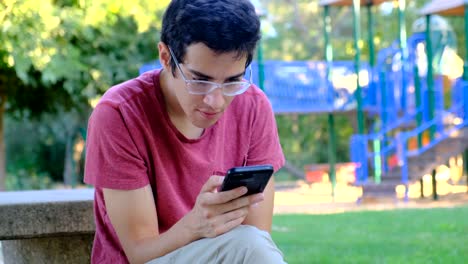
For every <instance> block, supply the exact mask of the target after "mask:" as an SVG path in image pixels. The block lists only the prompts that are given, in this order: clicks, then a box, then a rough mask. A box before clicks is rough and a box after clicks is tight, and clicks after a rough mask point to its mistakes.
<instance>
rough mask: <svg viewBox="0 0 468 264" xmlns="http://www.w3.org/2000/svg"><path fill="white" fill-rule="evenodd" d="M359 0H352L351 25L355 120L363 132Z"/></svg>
mask: <svg viewBox="0 0 468 264" xmlns="http://www.w3.org/2000/svg"><path fill="white" fill-rule="evenodd" d="M360 2H361V1H360V0H353V26H354V30H353V33H354V50H355V51H354V52H355V54H354V68H355V72H356V102H357V121H358V133H359V134H364V130H365V128H364V113H363V110H362V94H361V85H360V84H359V71H360V67H359V63H360V60H361V58H360V56H361V52H360V45H359V41H360V36H361V23H360V21H361V16H360V12H361V11H360V10H361V6H360Z"/></svg>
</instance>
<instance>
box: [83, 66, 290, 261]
mask: <svg viewBox="0 0 468 264" xmlns="http://www.w3.org/2000/svg"><path fill="white" fill-rule="evenodd" d="M159 74H160V70H155V71H151V72H147V73H144V74H143V75H141V76H139V77H138V78H136V79H132V80H129V81H127V82H124V83H122V84H119V85H117V86H114V87H112V88H111V89H110V90H109V91H107V92H106V93H105V94H104V96H103V97H102V99H101V101H100V102H99V104H98V105H97V106H96V108H95V109H94V111H93V113H92V115H91V117H90V119H89V123H88V137H87V141H86V166H85V182H86V183H88V184H91V185H94V186H95V190H96V191H95V206H94V211H95V219H96V235H95V240H94V244H93V253H92V262H93V263H110V262H112V263H113V264H116V263H128V261H127V258H126V257H125V254H124V252H123V250H122V247H121V245H120V242H119V240H118V237H117V234H116V233H115V230H114V228H113V227H112V224H111V222H110V220H109V217H108V215H107V212H106V207H105V203H104V198H103V193H102V188H109V189H119V190H132V189H137V188H141V187H144V186H146V185H148V184H150V185H151V188H152V190H153V195H154V200H155V202H156V208H157V211H158V223H159V232H160V233H163V232H165V231H166V230H168V229H169V228H170V227H171V226H172V225H174V224H175V223H176V222H177V221H178V220H179V219H180V218H182V217H183V216H184V215H185V214H187V213H188V212H189V211H190V210H191V209H192V207H193V205H194V204H195V200H196V197H197V195H198V194H199V192H200V189H201V187H202V186H203V184H204V183H205V182H206V181H207V180H208V178H209V177H210V176H211V175H213V174H217V175H219V174H220V173H224V172H226V171H227V170H228V169H229V168H231V167H234V166H242V165H258V164H272V165H273V167H274V169H275V171H277V170H278V169H279V168H281V167H282V166H283V164H284V156H283V152H282V150H281V146H280V143H279V139H278V132H277V128H276V122H275V118H274V114H273V111H272V109H271V105H270V103H269V101H268V99H267V97H266V96H265V94H264V93H263V92H262V91H261V90H260V89H258V88H257V87H255V86H254V85H252V86H251V87H250V88H249V89H248V90H247V91H246V92H245V93H243V94H241V95H238V96H236V98H234V100H233V101H232V103H231V105H230V106H229V107H228V108H227V109H226V110H225V112H224V114H223V116H222V117H221V118H220V119H219V120H218V121H217V122H216V124H214V125H213V126H212V127H210V128H207V129H205V131H204V133H203V134H202V136H201V137H200V138H198V139H187V138H186V137H185V136H184V135H183V134H182V133H180V132H179V131H178V130H177V128H176V127H175V126H174V125H173V124H172V122H171V121H170V119H169V116H168V114H167V111H166V107H165V101H164V98H163V94H162V91H161V89H160V85H159Z"/></svg>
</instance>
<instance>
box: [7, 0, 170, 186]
mask: <svg viewBox="0 0 468 264" xmlns="http://www.w3.org/2000/svg"><path fill="white" fill-rule="evenodd" d="M168 2H169V0H164V1H157V2H154V1H149V0H137V1H132V2H128V1H120V3H116V2H115V1H112V0H97V1H90V0H85V1H74V0H54V1H48V0H44V1H33V0H5V1H0V39H1V40H2V41H0V95H2V96H5V98H7V104H6V111H8V112H9V113H10V117H14V118H15V119H16V120H18V121H20V122H13V121H12V120H10V121H8V122H9V124H8V125H7V126H6V128H7V130H8V131H6V135H5V136H6V138H7V140H8V144H7V147H6V148H7V153H8V155H7V156H8V163H7V167H8V171H9V172H10V175H9V178H8V181H9V186H10V187H11V186H12V184H11V182H12V178H11V175H17V176H15V177H18V179H20V178H21V177H23V176H21V175H32V177H34V175H43V174H45V175H46V176H48V177H50V178H51V179H53V180H60V179H61V178H62V175H63V171H64V168H66V166H64V163H65V160H64V159H65V157H68V159H69V156H70V155H68V154H67V155H68V156H67V155H65V154H66V153H65V149H66V143H67V142H72V143H73V142H75V139H76V137H77V131H78V130H83V129H85V128H86V120H87V117H88V115H89V111H90V106H89V102H90V101H92V100H93V101H94V100H95V98H96V97H99V96H100V95H101V94H103V93H104V92H105V91H106V90H107V89H108V88H109V87H110V86H112V85H114V84H116V83H119V82H123V81H125V80H128V79H130V78H133V77H135V76H136V75H137V73H138V69H139V67H140V66H141V65H142V64H143V63H145V62H148V61H150V60H154V59H155V58H156V57H157V50H156V47H157V41H158V38H157V36H158V35H159V28H160V23H161V18H162V12H163V10H164V8H165V7H166V5H167V4H168ZM48 112H51V113H55V114H56V115H45V113H48ZM1 114H3V111H2V110H0V115H1ZM30 118H34V120H32V121H30ZM0 140H1V139H0ZM0 159H4V156H3V154H1V153H0ZM24 177H26V176H24ZM37 178H38V179H39V178H44V177H39V176H38V177H37ZM1 180H2V177H1V175H0V181H1ZM13 182H16V183H18V182H21V181H19V180H18V181H13ZM16 183H15V184H13V185H14V186H17V185H18V184H16ZM20 185H21V184H20ZM32 185H34V186H35V187H38V186H43V185H40V184H26V185H25V186H32ZM0 187H1V185H0ZM15 188H16V187H15Z"/></svg>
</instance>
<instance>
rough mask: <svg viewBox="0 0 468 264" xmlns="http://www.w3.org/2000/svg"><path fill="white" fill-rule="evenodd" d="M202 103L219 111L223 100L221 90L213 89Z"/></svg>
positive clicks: (219, 88)
mask: <svg viewBox="0 0 468 264" xmlns="http://www.w3.org/2000/svg"><path fill="white" fill-rule="evenodd" d="M203 102H204V103H205V104H207V105H209V106H211V108H213V109H220V108H222V107H223V105H224V103H225V100H224V95H223V90H222V88H221V87H218V88H217V89H214V91H212V92H211V93H209V94H207V95H205V97H204V98H203Z"/></svg>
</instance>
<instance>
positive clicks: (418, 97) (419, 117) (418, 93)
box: [413, 58, 422, 149]
mask: <svg viewBox="0 0 468 264" xmlns="http://www.w3.org/2000/svg"><path fill="white" fill-rule="evenodd" d="M415 60H416V58H415ZM413 74H414V93H415V96H416V109H418V111H417V112H416V125H417V127H420V126H421V124H422V113H421V111H420V109H421V105H422V99H421V82H420V80H419V68H418V64H417V63H416V62H414V66H413ZM421 147H422V133H418V149H421Z"/></svg>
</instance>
